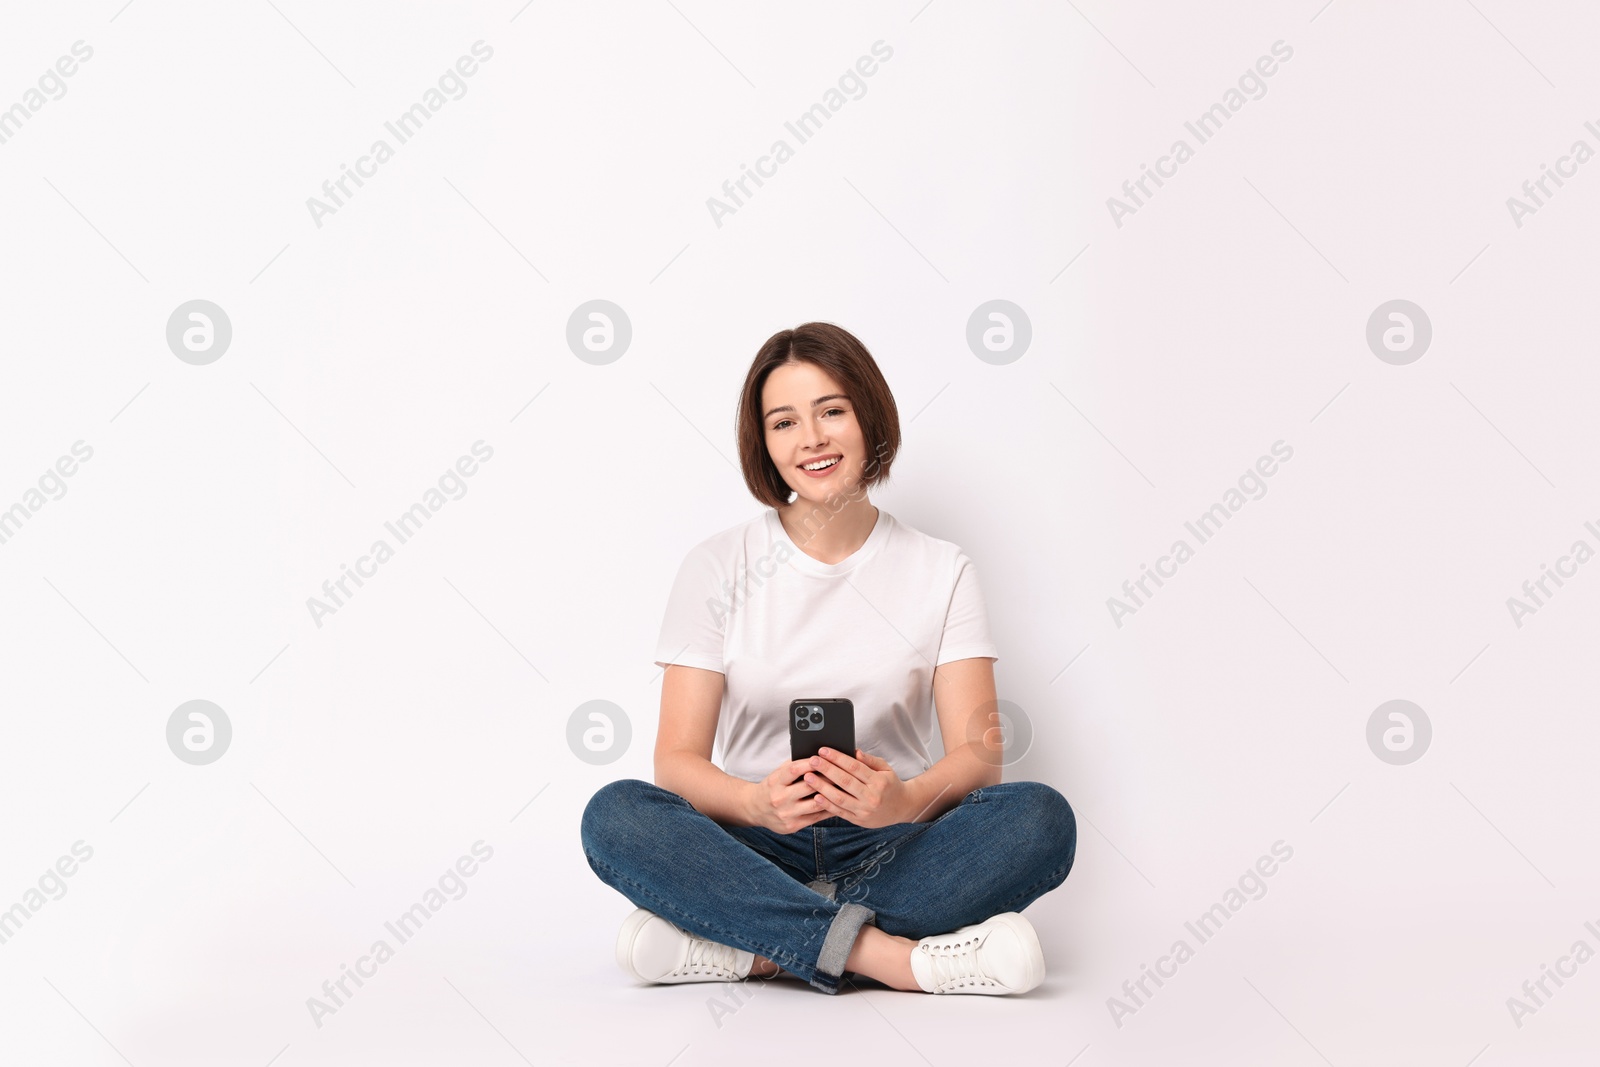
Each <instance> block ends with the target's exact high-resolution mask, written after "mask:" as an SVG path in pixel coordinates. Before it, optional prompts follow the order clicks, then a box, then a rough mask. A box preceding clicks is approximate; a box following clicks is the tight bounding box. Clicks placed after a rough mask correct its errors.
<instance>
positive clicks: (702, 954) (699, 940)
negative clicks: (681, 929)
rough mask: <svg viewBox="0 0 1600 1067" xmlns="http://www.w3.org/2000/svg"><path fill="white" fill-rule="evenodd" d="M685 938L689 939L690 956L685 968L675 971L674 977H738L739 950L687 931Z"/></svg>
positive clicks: (685, 961)
mask: <svg viewBox="0 0 1600 1067" xmlns="http://www.w3.org/2000/svg"><path fill="white" fill-rule="evenodd" d="M684 936H685V937H687V938H688V939H689V955H688V958H687V959H686V960H684V962H683V966H681V967H679V968H678V969H677V970H675V971H673V972H672V973H673V975H681V974H716V975H725V976H726V977H729V978H732V977H735V976H737V975H738V973H739V972H738V970H737V967H738V956H739V950H738V949H736V948H734V947H733V946H732V945H723V944H719V943H717V942H715V941H707V940H706V939H705V938H703V937H695V936H694V935H693V934H691V933H688V932H687V931H685V933H684Z"/></svg>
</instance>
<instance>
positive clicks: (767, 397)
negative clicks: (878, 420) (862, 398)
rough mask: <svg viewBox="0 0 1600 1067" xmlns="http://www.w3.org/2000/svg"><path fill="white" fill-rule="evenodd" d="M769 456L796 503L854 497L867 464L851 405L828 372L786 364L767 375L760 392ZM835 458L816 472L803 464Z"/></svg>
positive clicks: (859, 425)
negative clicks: (836, 496)
mask: <svg viewBox="0 0 1600 1067" xmlns="http://www.w3.org/2000/svg"><path fill="white" fill-rule="evenodd" d="M761 411H762V422H763V424H764V428H765V434H766V442H767V454H768V455H770V456H771V457H772V463H773V465H774V466H776V467H777V468H778V471H779V473H781V474H782V475H783V480H784V481H785V482H787V483H788V485H789V488H791V489H793V490H794V491H795V492H796V493H798V494H799V497H798V498H797V499H796V501H795V502H796V503H799V502H800V500H809V501H812V502H813V503H818V504H822V503H826V502H827V501H828V500H829V499H830V498H831V497H833V496H835V495H836V494H841V493H853V492H854V491H855V487H856V485H857V484H858V483H859V482H860V481H861V476H862V471H863V470H864V468H865V467H866V463H867V459H868V457H867V449H866V444H865V441H864V438H863V437H862V433H861V424H860V423H858V422H857V421H856V409H855V405H854V404H853V403H852V402H851V400H850V398H849V397H848V396H845V395H844V389H843V387H842V386H840V385H839V383H838V382H836V381H835V380H834V379H833V377H832V376H831V375H829V374H828V372H827V371H825V370H823V369H822V368H821V367H819V366H817V365H816V364H815V363H787V364H784V365H783V366H780V367H777V368H775V369H774V370H773V371H772V373H771V374H769V375H767V381H766V384H765V385H763V386H762V388H761ZM829 459H837V460H838V462H836V463H834V464H832V465H831V466H829V467H827V469H825V470H820V471H817V472H815V473H812V472H810V471H807V470H805V465H806V464H815V463H817V462H818V461H823V460H829Z"/></svg>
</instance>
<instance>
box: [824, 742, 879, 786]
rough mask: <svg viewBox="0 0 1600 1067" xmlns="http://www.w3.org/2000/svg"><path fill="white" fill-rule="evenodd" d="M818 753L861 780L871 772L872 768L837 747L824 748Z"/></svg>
mask: <svg viewBox="0 0 1600 1067" xmlns="http://www.w3.org/2000/svg"><path fill="white" fill-rule="evenodd" d="M818 755H819V756H821V757H822V758H823V759H825V760H828V761H829V762H831V763H833V764H834V765H835V766H836V767H839V768H840V769H842V770H844V771H845V772H847V773H848V774H850V775H851V776H852V777H855V778H857V779H859V780H861V781H863V782H865V781H866V780H867V779H868V778H869V777H870V776H871V774H872V770H873V768H871V767H869V766H867V765H866V764H865V763H862V762H861V761H860V760H858V759H856V758H855V757H854V756H847V755H845V754H844V753H843V752H840V751H838V750H837V749H832V748H825V749H823V750H822V751H821V752H819V753H818Z"/></svg>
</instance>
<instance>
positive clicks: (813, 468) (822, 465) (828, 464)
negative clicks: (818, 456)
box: [800, 456, 844, 474]
mask: <svg viewBox="0 0 1600 1067" xmlns="http://www.w3.org/2000/svg"><path fill="white" fill-rule="evenodd" d="M843 460H844V457H843V456H834V457H832V458H830V459H823V460H815V461H813V462H812V463H802V464H800V469H801V470H803V471H805V472H806V473H807V474H823V473H826V472H827V471H831V470H833V468H835V467H837V466H838V465H839V464H840V463H841V462H843Z"/></svg>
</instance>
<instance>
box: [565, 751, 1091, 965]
mask: <svg viewBox="0 0 1600 1067" xmlns="http://www.w3.org/2000/svg"><path fill="white" fill-rule="evenodd" d="M582 837H583V852H584V856H585V857H586V858H587V859H588V861H589V866H590V867H591V868H593V870H594V872H595V874H597V875H599V877H600V880H601V881H602V882H605V883H606V884H607V885H609V886H611V887H612V888H613V889H616V890H617V891H618V892H619V893H621V894H622V895H623V896H625V897H627V898H628V899H629V900H631V901H633V903H634V904H635V905H637V906H638V907H641V908H648V909H650V910H651V911H653V912H655V913H656V914H658V915H661V916H662V917H664V918H666V919H669V920H671V921H672V922H673V923H675V924H677V925H678V926H680V927H682V928H683V929H685V930H687V931H689V932H690V933H691V934H694V935H696V936H698V937H704V938H708V939H710V940H712V941H717V942H720V943H722V944H725V945H732V946H734V947H735V948H741V949H744V950H746V951H748V952H754V953H756V954H757V955H760V956H765V957H766V958H767V959H770V960H772V961H773V962H774V963H776V964H778V965H779V966H780V967H782V968H783V969H784V970H786V971H788V972H790V973H791V974H794V975H797V976H799V977H801V978H804V979H805V980H806V981H808V982H810V983H811V985H813V986H815V987H816V988H818V989H820V990H822V991H823V992H825V993H836V992H838V989H839V982H840V978H841V976H842V975H843V973H844V962H845V959H846V958H847V957H848V956H849V953H850V949H851V947H852V946H853V945H854V944H855V940H856V936H857V935H858V934H859V933H860V929H861V926H862V925H864V924H866V923H872V924H873V925H875V926H877V927H878V928H879V929H880V930H883V931H884V932H886V933H890V934H896V935H899V936H901V937H909V938H913V939H918V938H923V937H927V936H929V935H931V934H942V933H948V932H950V931H952V930H955V929H956V928H958V927H961V926H967V925H969V924H971V923H976V922H982V921H983V920H985V919H988V918H990V917H991V916H994V915H998V914H999V913H1001V912H1006V911H1021V910H1022V909H1023V908H1025V907H1027V906H1028V905H1029V904H1031V903H1032V902H1033V901H1035V900H1037V899H1038V898H1039V897H1040V896H1043V895H1044V894H1045V893H1047V892H1049V891H1050V890H1052V889H1054V888H1055V887H1056V886H1058V885H1060V884H1061V883H1062V882H1064V881H1066V878H1067V872H1069V871H1070V870H1071V869H1072V861H1073V857H1074V855H1075V853H1076V851H1077V844H1078V830H1077V820H1076V818H1075V817H1074V816H1073V814H1072V808H1071V807H1070V806H1069V805H1068V804H1067V801H1066V799H1065V798H1064V797H1062V795H1061V794H1060V793H1058V792H1056V791H1055V790H1054V789H1052V788H1051V787H1050V786H1047V785H1043V784H1041V783H1039V782H1003V783H1001V784H999V785H992V786H984V787H982V788H980V789H974V790H973V791H972V792H970V793H968V794H967V795H966V796H965V797H963V798H962V800H961V803H960V804H958V805H957V806H956V807H954V808H951V809H950V810H949V811H947V812H945V813H944V814H943V815H941V816H939V818H937V819H935V820H934V821H932V822H923V823H896V824H895V825H892V826H884V827H879V828H876V829H867V828H864V827H860V826H856V825H855V824H854V823H851V822H848V821H846V820H844V819H841V818H839V817H838V816H831V817H829V818H826V819H823V820H822V821H821V822H818V823H815V824H813V825H811V826H809V827H806V828H805V829H803V830H799V831H797V832H795V833H792V834H780V833H777V832H776V831H773V830H768V829H766V828H765V827H760V826H723V825H721V824H719V823H717V822H715V821H713V820H712V819H711V818H710V817H708V816H706V815H705V814H703V813H702V812H699V811H697V810H695V808H694V806H693V805H691V804H690V803H689V802H688V801H687V800H685V799H684V798H683V797H681V796H679V795H678V794H676V793H673V792H671V791H669V790H666V789H662V788H661V787H660V786H656V785H652V784H651V783H649V782H643V781H639V780H638V779H632V778H629V779H623V780H621V781H616V782H611V783H609V784H608V785H606V786H604V787H602V788H601V789H600V790H599V791H598V792H597V793H595V795H594V797H593V798H591V799H590V801H589V804H588V806H587V807H586V808H585V809H584V812H583V825H582Z"/></svg>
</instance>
